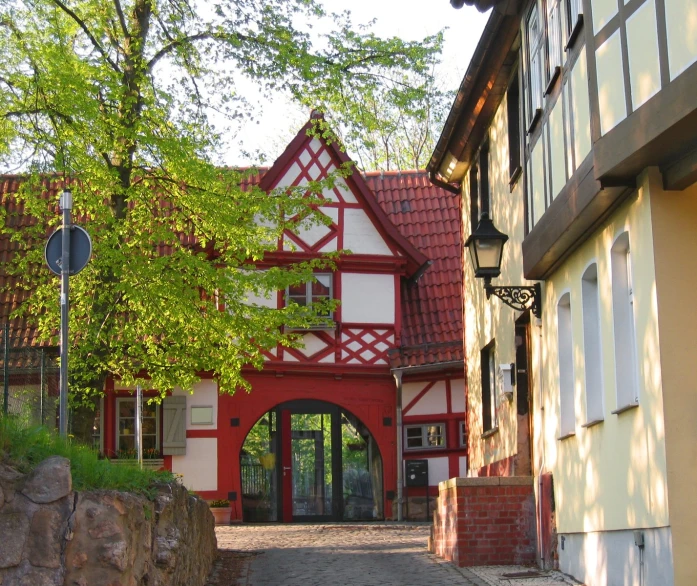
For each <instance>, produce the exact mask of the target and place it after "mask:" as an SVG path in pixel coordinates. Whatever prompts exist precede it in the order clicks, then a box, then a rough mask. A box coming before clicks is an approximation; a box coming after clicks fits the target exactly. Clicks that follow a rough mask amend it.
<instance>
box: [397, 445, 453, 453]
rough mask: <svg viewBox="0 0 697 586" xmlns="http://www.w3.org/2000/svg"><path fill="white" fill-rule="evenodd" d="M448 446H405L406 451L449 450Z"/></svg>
mask: <svg viewBox="0 0 697 586" xmlns="http://www.w3.org/2000/svg"><path fill="white" fill-rule="evenodd" d="M447 449H448V447H447V446H424V447H423V448H407V447H405V448H404V451H405V452H438V451H441V450H447Z"/></svg>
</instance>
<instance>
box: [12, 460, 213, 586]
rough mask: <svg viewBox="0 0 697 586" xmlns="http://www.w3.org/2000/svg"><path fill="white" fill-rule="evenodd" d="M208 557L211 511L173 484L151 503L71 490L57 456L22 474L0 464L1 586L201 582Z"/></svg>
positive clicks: (120, 495)
mask: <svg viewBox="0 0 697 586" xmlns="http://www.w3.org/2000/svg"><path fill="white" fill-rule="evenodd" d="M215 555H216V540H215V529H214V525H213V516H212V515H211V513H210V511H209V509H208V506H207V505H206V503H205V502H204V501H202V500H201V499H200V498H198V497H196V496H192V495H189V494H188V492H187V490H186V489H185V488H184V487H182V486H180V485H177V484H168V485H163V486H162V487H161V488H160V490H159V493H158V495H157V497H156V498H155V500H154V502H153V501H150V500H148V499H146V498H145V497H141V496H137V495H134V494H130V493H124V492H117V491H91V492H82V493H77V492H74V491H73V490H72V478H71V475H70V463H69V461H68V460H67V459H65V458H61V457H59V456H55V457H52V458H49V459H48V460H46V461H44V462H42V463H41V464H40V465H39V466H37V468H36V469H35V470H34V471H33V472H32V473H31V474H29V475H26V476H25V475H22V474H20V473H19V472H17V471H16V470H14V469H13V468H11V467H9V466H7V465H4V464H0V584H1V585H2V586H24V585H29V584H31V585H32V586H62V585H65V586H100V585H104V586H141V585H143V586H145V585H146V584H147V586H164V585H172V586H184V585H186V586H189V585H191V586H202V585H203V584H204V583H205V581H206V577H207V575H208V573H209V571H210V569H211V566H212V564H213V560H214V558H215Z"/></svg>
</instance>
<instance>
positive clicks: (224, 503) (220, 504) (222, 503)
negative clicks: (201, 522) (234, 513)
mask: <svg viewBox="0 0 697 586" xmlns="http://www.w3.org/2000/svg"><path fill="white" fill-rule="evenodd" d="M208 506H209V507H211V508H214V509H215V508H226V507H229V506H230V501H229V500H227V499H218V500H215V501H211V502H209V503H208Z"/></svg>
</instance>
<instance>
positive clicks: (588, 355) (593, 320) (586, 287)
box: [581, 263, 604, 423]
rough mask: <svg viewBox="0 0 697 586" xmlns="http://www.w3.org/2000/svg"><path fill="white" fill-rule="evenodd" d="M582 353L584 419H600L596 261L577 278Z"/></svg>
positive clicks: (601, 405) (600, 391)
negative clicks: (581, 315)
mask: <svg viewBox="0 0 697 586" xmlns="http://www.w3.org/2000/svg"><path fill="white" fill-rule="evenodd" d="M581 298H582V301H583V353H584V369H585V375H586V423H592V422H596V421H602V419H603V416H604V414H603V355H602V344H601V336H600V297H599V292H598V265H597V264H596V263H593V264H591V265H590V266H589V267H588V268H587V269H586V271H585V272H584V273H583V278H582V279H581Z"/></svg>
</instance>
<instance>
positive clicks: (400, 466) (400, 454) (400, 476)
mask: <svg viewBox="0 0 697 586" xmlns="http://www.w3.org/2000/svg"><path fill="white" fill-rule="evenodd" d="M392 375H393V376H394V380H395V383H396V386H397V413H396V415H397V521H403V520H404V519H403V516H404V515H403V512H402V500H403V498H404V447H403V445H402V433H404V432H403V429H402V371H401V370H394V371H392ZM408 506H409V502H408V501H407V507H408ZM392 514H393V515H394V511H393V512H392Z"/></svg>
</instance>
